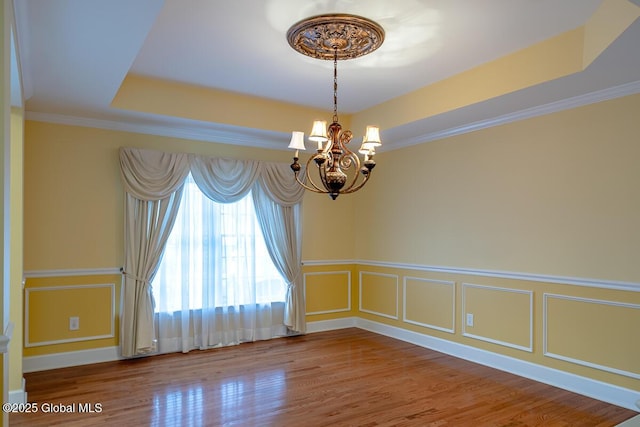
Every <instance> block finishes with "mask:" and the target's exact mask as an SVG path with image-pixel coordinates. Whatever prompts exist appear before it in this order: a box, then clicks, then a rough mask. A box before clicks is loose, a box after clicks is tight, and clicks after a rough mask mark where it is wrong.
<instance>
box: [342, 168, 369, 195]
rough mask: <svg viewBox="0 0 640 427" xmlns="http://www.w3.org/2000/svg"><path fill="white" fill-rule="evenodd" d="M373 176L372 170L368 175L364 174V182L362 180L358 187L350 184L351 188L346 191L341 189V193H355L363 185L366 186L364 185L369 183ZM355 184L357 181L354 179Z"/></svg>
mask: <svg viewBox="0 0 640 427" xmlns="http://www.w3.org/2000/svg"><path fill="white" fill-rule="evenodd" d="M370 177H371V172H369V173H368V174H367V175H364V179H363V180H362V182H360V184H359V185H358V186H357V187H353V186H352V185H351V186H349V188H347V189H346V190H344V191H341V192H340V194H349V193H355V192H356V191H358V190H359V189H361V188H362V187H364V185H365V184H366V183H367V181H368V180H369V178H370ZM354 184H355V181H354ZM352 187H353V188H352Z"/></svg>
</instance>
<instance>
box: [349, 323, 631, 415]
mask: <svg viewBox="0 0 640 427" xmlns="http://www.w3.org/2000/svg"><path fill="white" fill-rule="evenodd" d="M355 326H356V327H358V328H361V329H365V330H367V331H371V332H375V333H377V334H381V335H386V336H388V337H391V338H396V339H399V340H401V341H406V342H410V343H412V344H415V345H419V346H421V347H425V348H429V349H431V350H435V351H439V352H441V353H446V354H449V355H451V356H455V357H459V358H461V359H465V360H469V361H471V362H475V363H479V364H481V365H485V366H489V367H491V368H495V369H499V370H501V371H505V372H510V373H512V374H515V375H519V376H521V377H525V378H529V379H532V380H535V381H538V382H541V383H545V384H549V385H552V386H554V387H559V388H562V389H564V390H568V391H572V392H574V393H578V394H581V395H583V396H587V397H590V398H593V399H597V400H601V401H603V402H608V403H611V404H613V405H617V406H621V407H623V408H627V409H630V410H632V411H637V410H638V406H636V401H637V400H638V397H640V392H638V391H635V390H630V389H626V388H623V387H619V386H616V385H612V384H607V383H604V382H601V381H596V380H593V379H590V378H585V377H581V376H578V375H575V374H570V373H568V372H564V371H559V370H557V369H552V368H548V367H545V366H541V365H537V364H534V363H530V362H525V361H523V360H519V359H514V358H512V357H508V356H503V355H500V354H496V353H492V352H489V351H486V350H481V349H478V348H475V347H470V346H467V345H464V344H458V343H455V342H451V341H447V340H443V339H440V338H435V337H431V336H428V335H423V334H420V333H417V332H412V331H408V330H406V329H402V328H398V327H395V326H389V325H385V324H382V323H378V322H373V321H371V320H366V319H362V318H356V321H355Z"/></svg>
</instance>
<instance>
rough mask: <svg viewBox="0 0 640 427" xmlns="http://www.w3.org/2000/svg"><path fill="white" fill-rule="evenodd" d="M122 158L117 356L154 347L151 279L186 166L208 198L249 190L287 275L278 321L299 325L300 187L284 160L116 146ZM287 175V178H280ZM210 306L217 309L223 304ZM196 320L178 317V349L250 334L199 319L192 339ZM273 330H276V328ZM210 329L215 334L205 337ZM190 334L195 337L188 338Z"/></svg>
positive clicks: (293, 329) (223, 199) (295, 328)
mask: <svg viewBox="0 0 640 427" xmlns="http://www.w3.org/2000/svg"><path fill="white" fill-rule="evenodd" d="M120 165H121V172H122V178H123V182H124V186H125V191H126V193H127V194H126V197H127V200H129V201H128V202H127V203H126V206H125V209H126V212H125V262H124V266H123V267H124V271H125V275H124V276H123V288H122V289H123V291H122V313H121V348H122V355H123V356H125V357H130V356H135V355H138V354H145V353H149V352H151V351H154V350H155V341H154V340H155V338H156V335H155V330H154V327H153V326H154V323H153V312H152V310H151V309H150V308H152V307H154V301H153V296H152V292H151V287H150V283H151V281H152V280H153V278H154V275H155V273H156V269H157V267H158V263H159V261H160V257H161V253H162V252H163V251H164V247H165V244H166V240H167V238H168V235H169V232H170V230H171V229H172V226H173V222H174V221H175V216H176V213H177V207H178V202H179V201H180V199H181V191H182V188H183V185H184V181H185V178H186V177H187V175H188V174H189V172H190V171H191V173H192V175H193V179H194V181H195V183H196V184H197V185H198V187H199V188H200V190H202V192H203V193H204V194H206V196H207V197H208V198H210V199H211V200H215V201H218V202H220V203H229V202H234V201H237V200H239V199H241V198H243V197H245V196H246V195H247V194H249V191H251V190H252V189H253V191H254V192H255V193H254V194H253V200H254V203H255V209H256V214H257V215H258V217H259V218H260V221H259V223H260V227H261V229H262V231H263V233H264V235H265V241H266V244H267V248H268V252H269V255H270V257H271V258H272V260H273V261H274V264H275V265H276V267H277V269H278V270H279V271H280V273H281V274H282V275H283V276H284V277H285V279H286V282H287V298H286V301H285V312H286V316H285V319H284V324H285V325H286V327H287V329H288V332H289V333H303V332H305V330H306V326H305V319H304V294H303V290H302V286H301V277H300V267H301V258H300V242H301V234H300V205H301V203H302V197H303V195H304V190H303V189H302V187H300V186H296V185H292V183H293V182H294V181H293V179H291V173H290V171H289V167H288V165H286V164H271V163H262V162H255V161H242V160H229V159H216V158H210V157H203V156H195V155H187V154H183V153H175V154H170V153H162V152H158V151H154V150H139V149H134V148H121V149H120ZM287 174H288V178H284V177H285V176H287ZM143 204H144V205H146V207H143ZM151 212H154V213H151ZM272 229H273V230H272ZM275 230H277V231H275ZM183 286H185V284H183ZM207 298H208V297H207ZM256 303H257V302H256ZM215 305H216V308H215V310H214V312H215V313H216V316H217V313H218V311H219V310H221V309H218V305H217V304H215ZM250 305H251V304H250ZM241 307H244V305H243V306H241ZM242 310H246V309H245V308H242V309H240V308H239V309H238V311H239V312H240V313H241V314H240V318H241V319H242V314H243V311H242ZM234 311H235V308H234ZM257 317H260V315H259V314H258V315H257ZM200 319H201V320H200V323H203V321H202V317H201V318H200ZM236 319H238V317H237V316H236ZM197 322H198V319H197V318H193V319H192V320H189V321H188V322H180V328H179V329H180V331H181V335H180V336H179V341H180V345H179V346H178V347H176V348H180V349H185V348H188V347H189V346H198V347H206V346H211V345H218V344H216V343H220V344H219V345H222V344H221V343H223V342H225V341H229V342H235V340H237V339H238V337H241V339H245V338H246V337H248V336H249V335H250V334H247V333H245V332H241V333H239V335H238V332H226V331H225V332H221V331H222V330H219V329H218V325H224V324H225V322H224V321H220V322H217V323H216V325H215V327H214V328H213V330H212V329H211V325H210V324H209V325H208V326H205V327H204V328H203V332H202V333H201V337H200V341H198V339H199V338H198V337H197V336H196V334H194V333H193V331H194V330H195V329H194V325H197ZM243 322H244V320H243ZM269 322H273V316H272V319H271V320H270V321H267V322H266V323H265V324H268V323H269ZM249 323H250V322H248V321H247V322H244V323H241V325H240V326H238V324H237V323H236V324H234V325H231V330H233V329H234V328H235V330H236V331H238V328H239V329H240V330H241V331H242V330H244V329H245V326H246V325H248V324H249ZM227 325H229V322H227ZM207 327H208V328H209V329H206V328H207ZM174 329H175V328H174ZM259 329H260V328H259ZM276 329H277V328H276ZM263 332H264V328H263V330H262V331H260V330H258V331H254V332H252V333H253V334H254V337H255V336H261V335H260V334H262V333H263ZM221 333H222V334H223V335H224V334H227V337H226V338H224V339H222V340H218V338H219V336H220V334H221ZM271 333H273V328H271ZM276 333H279V332H278V331H277V330H276ZM216 334H217V335H216ZM229 334H231V335H229ZM212 336H213V337H214V338H212V339H210V338H211V337H212ZM216 336H217V337H218V338H216ZM191 337H193V343H191V342H190V340H191ZM242 337H244V338H242ZM183 341H184V343H183Z"/></svg>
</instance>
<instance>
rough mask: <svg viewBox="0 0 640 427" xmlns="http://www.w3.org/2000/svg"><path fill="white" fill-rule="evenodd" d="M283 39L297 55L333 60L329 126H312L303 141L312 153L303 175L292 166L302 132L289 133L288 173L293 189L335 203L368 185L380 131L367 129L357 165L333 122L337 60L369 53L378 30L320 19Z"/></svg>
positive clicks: (380, 34) (366, 23) (362, 22)
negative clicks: (294, 183) (326, 197)
mask: <svg viewBox="0 0 640 427" xmlns="http://www.w3.org/2000/svg"><path fill="white" fill-rule="evenodd" d="M287 40H289V44H290V45H291V47H292V48H294V49H295V50H296V51H297V52H299V53H301V54H303V55H307V56H310V57H312V58H318V59H325V60H333V121H332V123H331V124H330V125H329V126H328V127H327V122H326V121H324V120H316V121H315V122H314V123H313V128H312V129H311V134H310V135H309V140H310V141H313V142H317V144H318V148H317V150H316V154H313V155H312V156H310V157H309V159H308V160H307V163H306V167H305V168H304V170H303V168H302V165H301V164H300V163H299V162H298V160H299V159H300V158H299V157H298V156H299V154H300V150H303V151H304V150H305V146H304V132H300V131H293V132H292V134H291V142H290V143H289V148H291V149H294V150H296V154H295V156H293V163H292V164H291V169H292V170H293V173H294V177H295V179H296V181H298V184H300V185H301V186H302V187H304V188H305V189H307V190H309V191H313V192H314V193H324V194H328V195H329V196H330V197H331V198H332V199H334V200H335V199H336V197H338V196H339V195H340V194H349V193H353V192H355V191H358V190H359V189H360V188H362V187H363V186H364V185H365V184H366V183H367V182H368V181H369V178H371V173H372V170H373V168H374V167H375V166H376V162H375V160H374V156H375V154H376V147H380V146H381V145H382V141H381V140H380V129H379V128H378V127H377V126H367V128H366V131H365V135H364V137H363V138H362V145H360V149H359V150H358V153H360V154H362V155H363V156H364V158H363V160H362V161H361V160H360V158H359V157H358V155H357V154H356V153H354V152H353V151H351V150H349V149H348V148H347V144H349V142H350V141H351V139H352V137H353V133H352V132H351V131H350V130H343V129H342V126H341V125H340V123H338V60H340V59H352V58H357V57H359V56H362V55H366V54H368V53H371V52H373V51H374V50H376V49H377V48H379V47H380V45H381V44H382V42H383V41H384V30H383V29H382V27H381V26H380V25H378V24H376V23H375V22H373V21H371V20H369V19H366V18H363V17H361V16H355V15H341V14H333V15H322V16H313V17H311V18H309V19H305V20H304V21H300V22H298V23H297V24H294V25H293V26H292V27H291V28H290V29H289V31H288V32H287ZM314 165H315V168H314V167H313V166H314ZM314 169H315V171H317V173H318V175H317V178H315V179H314V178H313V177H312V175H311V172H312V171H313V170H314ZM301 174H302V175H303V177H301V176H300V175H301Z"/></svg>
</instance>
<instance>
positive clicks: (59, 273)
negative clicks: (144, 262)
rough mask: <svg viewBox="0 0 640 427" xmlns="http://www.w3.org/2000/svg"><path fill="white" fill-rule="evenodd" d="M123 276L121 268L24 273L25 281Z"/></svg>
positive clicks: (32, 271)
mask: <svg viewBox="0 0 640 427" xmlns="http://www.w3.org/2000/svg"><path fill="white" fill-rule="evenodd" d="M109 274H121V273H120V267H114V268H76V269H68V270H30V271H25V272H24V278H25V279H31V278H40V277H72V276H104V275H109Z"/></svg>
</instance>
